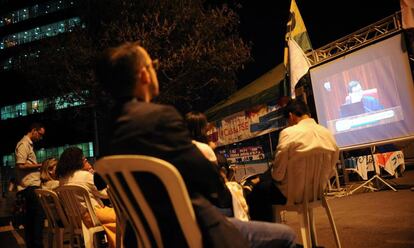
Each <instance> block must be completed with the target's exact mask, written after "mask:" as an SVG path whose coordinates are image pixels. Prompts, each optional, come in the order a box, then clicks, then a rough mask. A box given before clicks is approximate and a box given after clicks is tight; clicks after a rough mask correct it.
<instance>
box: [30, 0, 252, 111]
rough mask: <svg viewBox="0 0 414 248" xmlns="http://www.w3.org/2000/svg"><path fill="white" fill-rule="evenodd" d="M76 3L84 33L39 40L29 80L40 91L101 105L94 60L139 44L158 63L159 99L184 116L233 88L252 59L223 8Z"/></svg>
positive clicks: (197, 1) (147, 0) (186, 2)
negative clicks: (70, 95)
mask: <svg viewBox="0 0 414 248" xmlns="http://www.w3.org/2000/svg"><path fill="white" fill-rule="evenodd" d="M80 5H81V7H80V8H79V15H80V17H81V19H82V20H83V21H84V28H79V29H77V30H73V32H71V33H69V34H68V35H62V36H61V37H56V38H54V39H48V40H44V41H42V43H41V47H47V48H48V49H47V51H44V52H43V50H42V53H41V58H44V59H41V60H40V61H37V63H33V64H32V65H31V66H30V68H31V69H30V70H29V72H30V78H32V79H33V81H39V80H40V81H41V82H42V84H39V86H40V85H42V86H41V90H42V93H43V94H49V95H50V96H53V95H62V92H76V95H80V96H83V97H86V96H88V97H89V98H88V101H90V102H91V103H92V104H97V103H99V101H100V100H103V99H105V98H103V95H102V94H101V90H100V88H99V85H98V84H97V82H96V81H95V77H94V74H93V62H94V61H93V58H94V57H95V56H96V54H97V53H98V52H100V51H102V50H103V49H105V48H107V47H110V46H115V45H119V44H120V43H122V42H125V41H138V42H139V43H140V44H141V45H142V46H143V47H145V48H146V49H147V50H148V51H149V53H150V55H151V56H152V58H153V59H155V58H158V59H159V60H160V62H161V66H160V70H159V72H158V77H159V81H160V87H161V94H160V96H159V97H158V98H157V99H156V100H157V101H159V102H162V103H169V104H173V105H175V106H176V107H177V108H179V109H180V110H181V111H182V112H185V111H189V110H192V109H197V110H202V111H203V110H205V109H206V108H208V107H210V106H212V105H213V104H215V103H217V102H218V101H220V100H222V99H223V98H224V97H225V96H227V95H229V94H230V93H232V92H233V91H234V90H235V89H236V72H237V71H238V70H240V69H241V68H242V66H243V64H244V63H246V62H247V61H248V60H249V59H250V48H249V46H248V45H247V44H246V43H245V42H243V40H242V39H241V38H240V37H239V33H238V24H239V19H238V16H237V14H236V13H235V11H234V10H233V9H231V8H229V7H227V6H226V5H211V4H208V3H206V2H205V1H203V0H169V1H163V0H141V1H131V0H128V1H127V0H118V1H113V0H85V1H80ZM43 87H45V88H44V89H43ZM85 92H87V94H85ZM68 100H70V99H68Z"/></svg>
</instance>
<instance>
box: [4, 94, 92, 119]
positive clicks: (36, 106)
mask: <svg viewBox="0 0 414 248" xmlns="http://www.w3.org/2000/svg"><path fill="white" fill-rule="evenodd" d="M87 93H88V92H85V94H87ZM68 98H69V99H72V101H71V102H68V101H65V99H68ZM85 104H86V102H85V100H83V99H81V98H80V97H79V98H78V99H77V98H75V96H74V95H73V94H68V95H66V96H64V97H57V98H56V99H55V100H54V101H51V100H49V99H42V100H35V101H29V102H23V103H19V104H15V105H9V106H4V107H1V109H0V113H1V120H7V119H13V118H18V117H21V116H26V115H31V114H37V113H42V112H44V111H45V110H46V109H47V107H48V106H51V107H52V108H54V109H56V110H59V109H65V108H71V107H77V106H81V105H85Z"/></svg>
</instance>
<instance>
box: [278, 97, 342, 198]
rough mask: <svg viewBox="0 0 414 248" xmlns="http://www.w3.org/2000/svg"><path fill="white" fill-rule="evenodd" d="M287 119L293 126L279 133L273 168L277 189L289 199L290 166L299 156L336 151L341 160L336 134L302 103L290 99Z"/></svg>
mask: <svg viewBox="0 0 414 248" xmlns="http://www.w3.org/2000/svg"><path fill="white" fill-rule="evenodd" d="M284 116H285V117H286V118H287V119H288V124H289V127H287V128H285V129H283V130H282V131H281V132H280V134H279V142H278V145H277V147H276V154H275V159H274V162H273V168H272V177H273V179H274V181H275V182H276V186H277V187H278V189H279V190H280V191H281V193H282V194H283V195H284V196H285V197H286V193H287V185H288V177H287V170H288V166H292V165H291V161H292V159H293V158H294V157H295V156H298V155H299V153H304V152H306V151H315V150H318V148H319V149H324V150H330V151H335V152H336V155H335V157H336V158H338V157H339V148H338V146H337V144H336V141H335V139H334V137H333V135H332V133H331V132H330V131H329V130H328V129H327V128H325V127H324V126H321V125H319V124H318V123H316V121H315V120H314V119H313V118H311V116H310V112H309V109H308V106H307V105H306V104H305V103H304V102H303V101H301V100H295V99H292V100H290V101H289V102H288V103H287V105H286V107H285V109H284Z"/></svg>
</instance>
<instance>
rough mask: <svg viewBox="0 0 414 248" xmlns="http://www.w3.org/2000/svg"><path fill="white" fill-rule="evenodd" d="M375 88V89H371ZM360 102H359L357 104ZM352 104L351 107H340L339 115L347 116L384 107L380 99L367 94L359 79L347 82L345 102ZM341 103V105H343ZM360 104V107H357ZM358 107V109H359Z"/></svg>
mask: <svg viewBox="0 0 414 248" xmlns="http://www.w3.org/2000/svg"><path fill="white" fill-rule="evenodd" d="M372 90H375V92H376V89H372ZM358 103H361V104H358ZM344 105H348V106H352V107H351V108H345V107H343V108H344V109H341V117H347V116H351V115H355V114H363V113H369V112H373V111H377V110H381V109H384V106H383V105H382V104H381V103H380V101H379V100H378V99H377V98H375V97H373V96H370V95H367V94H366V93H365V92H364V90H363V88H362V86H361V83H360V82H359V81H356V80H352V81H349V83H348V95H347V96H346V98H345V104H344ZM344 105H343V106H344ZM359 106H360V107H359ZM359 108H360V110H359Z"/></svg>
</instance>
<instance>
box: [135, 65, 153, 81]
mask: <svg viewBox="0 0 414 248" xmlns="http://www.w3.org/2000/svg"><path fill="white" fill-rule="evenodd" d="M138 78H139V81H140V82H141V83H142V84H148V83H149V82H151V79H150V74H149V72H148V70H147V68H145V67H142V69H141V70H139V75H138Z"/></svg>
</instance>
